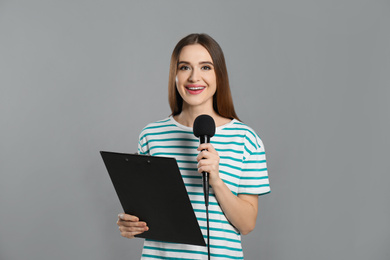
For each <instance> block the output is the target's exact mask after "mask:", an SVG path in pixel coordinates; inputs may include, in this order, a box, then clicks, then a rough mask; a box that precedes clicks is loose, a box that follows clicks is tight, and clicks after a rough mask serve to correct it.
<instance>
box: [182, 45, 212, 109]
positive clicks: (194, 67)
mask: <svg viewBox="0 0 390 260" xmlns="http://www.w3.org/2000/svg"><path fill="white" fill-rule="evenodd" d="M176 87H177V90H178V91H179V94H180V96H181V97H182V98H183V101H184V102H183V108H185V107H184V106H190V107H202V109H204V108H206V109H209V108H211V109H212V108H213V96H214V94H215V91H216V90H217V81H216V76H215V70H214V65H213V60H212V58H211V56H210V54H209V52H208V51H207V50H206V49H205V48H204V47H203V46H202V45H200V44H194V45H187V46H185V47H184V48H183V49H182V50H181V52H180V57H179V62H178V67H177V74H176Z"/></svg>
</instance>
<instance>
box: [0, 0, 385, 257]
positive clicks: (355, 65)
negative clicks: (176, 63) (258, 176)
mask: <svg viewBox="0 0 390 260" xmlns="http://www.w3.org/2000/svg"><path fill="white" fill-rule="evenodd" d="M389 25H390V2H389V1H387V0H382V1H380V0H377V1H373V0H370V1H368V0H341V1H340V0H337V1H336V0H330V1H312V0H306V1H305V0H298V1H289V0H284V1H193V2H187V1H120V0H113V1H92V0H78V1H53V0H50V1H49V0H47V1H44V0H36V1H22V0H21V1H7V0H2V1H0V86H1V89H0V91H1V92H0V108H1V110H0V123H1V128H0V259H2V260H3V259H4V260H14V259H18V260H19V259H40V260H46V259H95V260H100V259H139V257H140V255H141V245H142V240H140V239H136V240H128V239H124V238H122V237H121V236H120V235H119V231H118V230H117V226H116V217H117V214H118V213H119V212H120V211H121V207H120V204H119V202H118V199H117V197H116V194H115V191H114V189H113V187H112V184H111V182H110V180H109V177H108V175H107V172H106V170H105V168H104V165H103V163H102V160H101V158H100V155H99V153H98V151H99V150H113V151H121V152H135V151H136V147H137V141H138V134H139V132H140V131H141V129H142V127H144V126H145V125H146V124H147V123H149V122H152V121H155V120H159V119H162V118H165V117H166V116H168V115H169V113H170V111H169V107H168V102H167V81H168V69H169V68H168V67H169V59H170V54H171V52H172V49H173V47H174V45H175V44H176V42H177V41H178V40H179V39H180V38H182V37H184V36H185V35H187V34H189V33H192V32H206V33H208V34H210V35H211V36H213V37H214V38H215V39H216V40H217V41H218V42H219V43H220V45H221V46H222V48H223V50H224V52H225V56H226V60H227V66H228V70H229V76H230V80H231V87H232V92H233V96H234V102H235V105H236V110H237V112H238V114H239V116H240V118H241V119H242V120H243V121H244V122H245V123H247V124H248V125H250V126H251V127H252V128H254V129H255V130H256V131H257V132H258V133H259V135H260V136H261V137H262V139H263V141H264V144H265V147H266V151H267V158H268V164H269V165H268V166H269V173H270V180H271V187H272V193H271V194H269V195H267V196H264V197H261V198H260V200H259V206H260V210H259V218H258V224H257V228H256V229H255V231H254V232H252V233H251V234H249V235H248V236H245V237H244V238H243V246H244V252H245V255H246V259H248V260H250V259H271V260H285V259H286V260H287V259H289V260H295V259H296V260H298V259H299V260H301V259H316V260H322V259H323V260H325V259H354V260H359V259H362V260H363V259H373V260H374V259H376V260H383V259H390V249H389V245H390V224H389V219H390V203H389V198H390V189H389V182H390V174H389V169H388V162H389V145H390V142H389V137H388V133H389V132H390V124H389V122H390V120H389V112H390V105H389V97H390V92H389V86H390V76H389V75H390V73H389V71H390V33H389Z"/></svg>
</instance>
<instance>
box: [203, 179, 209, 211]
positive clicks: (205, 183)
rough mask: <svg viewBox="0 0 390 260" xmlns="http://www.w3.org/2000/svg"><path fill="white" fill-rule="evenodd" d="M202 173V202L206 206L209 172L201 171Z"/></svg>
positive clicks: (207, 201) (207, 203)
mask: <svg viewBox="0 0 390 260" xmlns="http://www.w3.org/2000/svg"><path fill="white" fill-rule="evenodd" d="M202 174H203V178H202V179H203V194H204V204H205V205H206V207H207V206H208V205H209V173H208V172H202Z"/></svg>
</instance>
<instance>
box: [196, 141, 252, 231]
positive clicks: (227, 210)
mask: <svg viewBox="0 0 390 260" xmlns="http://www.w3.org/2000/svg"><path fill="white" fill-rule="evenodd" d="M205 149H206V150H205ZM198 150H199V151H202V150H204V151H202V152H200V153H199V155H198V157H197V160H198V172H199V173H201V172H204V171H205V172H208V173H209V183H210V185H211V187H213V190H214V192H215V196H216V198H217V200H218V202H219V204H220V205H221V208H222V210H223V212H224V214H225V216H226V218H227V219H228V220H229V221H230V222H231V223H232V224H233V225H234V226H235V227H236V228H237V229H238V230H239V231H240V233H241V234H243V235H246V234H248V233H250V232H251V231H252V230H253V229H254V228H255V225H256V218H257V211H258V196H257V195H246V194H239V195H238V196H235V195H234V194H233V193H232V192H231V191H230V189H229V188H228V187H227V186H226V184H225V183H224V182H223V180H222V179H221V178H220V177H219V155H218V152H217V151H216V150H215V149H214V147H213V146H212V145H211V144H207V143H206V144H201V145H200V146H199V148H198Z"/></svg>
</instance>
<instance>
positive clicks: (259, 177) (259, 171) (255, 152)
mask: <svg viewBox="0 0 390 260" xmlns="http://www.w3.org/2000/svg"><path fill="white" fill-rule="evenodd" d="M269 192H271V189H270V185H269V179H268V169H267V161H266V156H265V150H264V145H263V142H262V141H261V139H260V138H259V136H258V135H257V134H255V133H254V132H252V131H249V132H248V134H247V135H246V136H245V140H244V158H243V162H242V172H241V178H240V183H239V187H238V194H253V195H263V194H267V193H269Z"/></svg>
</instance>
